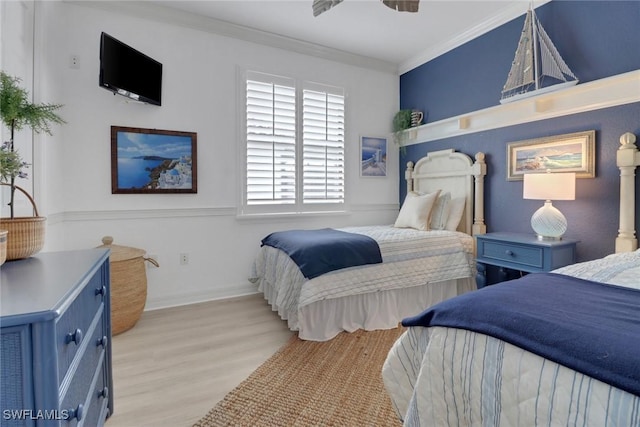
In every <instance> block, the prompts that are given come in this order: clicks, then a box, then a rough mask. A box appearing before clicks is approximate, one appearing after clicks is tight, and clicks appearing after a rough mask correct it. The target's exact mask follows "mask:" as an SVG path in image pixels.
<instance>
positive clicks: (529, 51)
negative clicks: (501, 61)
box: [500, 7, 578, 104]
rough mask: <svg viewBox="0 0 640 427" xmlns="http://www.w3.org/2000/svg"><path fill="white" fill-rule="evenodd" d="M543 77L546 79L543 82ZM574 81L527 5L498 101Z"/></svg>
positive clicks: (533, 93)
mask: <svg viewBox="0 0 640 427" xmlns="http://www.w3.org/2000/svg"><path fill="white" fill-rule="evenodd" d="M545 78H548V80H550V81H548V82H545V81H544V80H545ZM577 83H578V78H577V77H576V76H575V75H574V74H573V72H572V71H571V70H570V69H569V66H567V64H566V63H565V62H564V60H563V59H562V57H561V56H560V53H559V52H558V50H557V49H556V47H555V46H554V45H553V42H552V41H551V39H550V38H549V36H548V35H547V33H546V31H545V30H544V28H543V27H542V24H540V21H539V20H538V19H537V17H536V14H535V12H534V10H533V8H532V7H530V8H529V10H528V11H527V14H526V16H525V20H524V27H523V28H522V34H521V35H520V40H519V41H518V48H517V49H516V53H515V57H514V59H513V62H512V63H511V70H509V74H508V76H507V81H506V83H505V84H504V87H503V88H502V98H501V99H500V103H501V104H504V103H507V102H513V101H516V100H519V99H524V98H529V97H531V96H534V95H540V94H543V93H547V92H551V91H555V90H559V89H564V88H566V87H569V86H573V85H575V84H577Z"/></svg>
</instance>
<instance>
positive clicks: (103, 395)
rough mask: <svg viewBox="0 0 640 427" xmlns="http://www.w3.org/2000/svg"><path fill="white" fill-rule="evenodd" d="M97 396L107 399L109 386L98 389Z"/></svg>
mask: <svg viewBox="0 0 640 427" xmlns="http://www.w3.org/2000/svg"><path fill="white" fill-rule="evenodd" d="M98 397H103V398H105V399H107V398H108V397H109V387H105V388H103V389H102V390H101V391H99V392H98Z"/></svg>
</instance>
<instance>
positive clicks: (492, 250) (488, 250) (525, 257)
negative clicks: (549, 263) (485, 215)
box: [478, 241, 544, 268]
mask: <svg viewBox="0 0 640 427" xmlns="http://www.w3.org/2000/svg"><path fill="white" fill-rule="evenodd" d="M478 258H487V259H492V260H498V261H506V262H508V263H509V264H517V265H521V266H527V267H533V268H542V267H543V265H544V251H543V249H542V248H540V247H532V246H523V245H517V244H513V243H501V242H488V241H484V242H482V244H481V245H479V248H478Z"/></svg>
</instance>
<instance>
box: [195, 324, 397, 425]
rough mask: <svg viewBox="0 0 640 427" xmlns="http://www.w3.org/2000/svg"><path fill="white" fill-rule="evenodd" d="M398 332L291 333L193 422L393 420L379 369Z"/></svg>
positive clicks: (382, 422) (353, 422)
mask: <svg viewBox="0 0 640 427" xmlns="http://www.w3.org/2000/svg"><path fill="white" fill-rule="evenodd" d="M402 332H403V329H402V328H397V329H392V330H386V331H362V330H359V331H356V332H353V333H341V334H339V335H338V336H336V337H335V338H333V339H332V340H330V341H326V342H313V341H302V340H300V339H298V337H297V336H293V337H292V338H291V339H290V340H289V342H288V343H287V344H285V345H284V346H283V347H282V348H280V350H278V351H277V352H276V354H274V355H273V356H272V357H271V358H270V359H269V360H267V361H266V362H265V363H264V364H263V365H261V366H260V367H259V368H258V369H256V370H255V371H254V372H253V373H252V374H251V375H250V376H249V377H248V378H247V379H246V380H245V381H243V382H242V383H241V384H240V385H239V386H238V387H236V388H235V389H234V390H232V391H231V392H230V393H229V394H227V395H226V396H225V398H224V399H223V400H222V401H220V402H219V403H218V404H217V405H216V406H215V407H214V408H213V409H212V410H211V411H209V413H208V414H207V415H206V416H205V417H204V418H202V419H201V420H200V421H198V422H197V423H196V424H195V425H194V427H210V426H399V425H401V423H400V421H399V420H398V418H397V416H396V414H395V412H394V410H393V408H392V406H391V401H390V400H389V397H388V395H387V393H386V391H385V389H384V385H383V383H382V377H381V370H382V365H383V363H384V361H385V359H386V357H387V353H388V352H389V349H390V348H391V346H392V345H393V343H394V341H395V340H396V339H397V338H398V337H399V336H400V334H401V333H402Z"/></svg>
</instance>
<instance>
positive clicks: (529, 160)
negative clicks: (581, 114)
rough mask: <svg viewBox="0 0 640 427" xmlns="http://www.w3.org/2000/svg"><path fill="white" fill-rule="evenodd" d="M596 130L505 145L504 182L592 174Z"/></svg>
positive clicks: (593, 173)
mask: <svg viewBox="0 0 640 427" xmlns="http://www.w3.org/2000/svg"><path fill="white" fill-rule="evenodd" d="M595 141H596V131H595V130H589V131H585V132H576V133H569V134H565V135H557V136H549V137H544V138H536V139H529V140H526V141H517V142H512V143H509V144H507V180H508V181H520V180H522V179H523V177H524V175H525V174H527V173H542V172H546V171H547V170H549V171H550V172H575V174H576V178H593V177H595V176H596V174H595Z"/></svg>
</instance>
